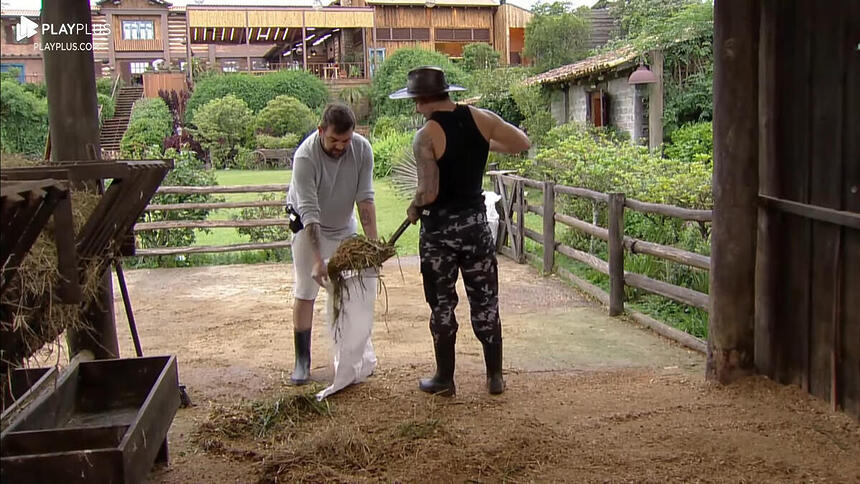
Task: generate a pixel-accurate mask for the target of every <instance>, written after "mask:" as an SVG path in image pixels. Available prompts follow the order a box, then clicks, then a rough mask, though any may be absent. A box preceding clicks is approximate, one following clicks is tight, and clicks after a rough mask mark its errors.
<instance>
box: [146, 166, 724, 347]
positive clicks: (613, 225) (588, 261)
mask: <svg viewBox="0 0 860 484" xmlns="http://www.w3.org/2000/svg"><path fill="white" fill-rule="evenodd" d="M490 175H491V177H492V179H493V182H494V184H495V190H496V192H497V193H498V194H499V195H500V196H501V204H502V213H501V214H500V221H499V222H500V223H499V231H498V237H497V241H498V251H499V252H500V253H501V254H503V255H506V256H508V257H510V258H512V259H514V260H516V261H517V262H519V263H524V262H526V261H529V262H531V263H534V264H536V265H538V266H539V267H542V268H543V271H544V273H547V274H549V273H552V272H555V273H557V274H558V275H559V276H561V277H563V278H565V279H567V280H568V281H570V282H571V283H573V284H574V285H575V286H577V287H579V288H580V289H581V290H583V291H584V292H586V293H587V294H589V295H591V296H592V297H594V298H596V299H597V300H599V301H601V302H602V303H603V304H606V305H607V306H609V314H610V315H613V316H616V315H620V314H622V313H625V312H626V313H627V314H628V315H629V316H630V317H632V318H633V319H634V320H635V321H637V322H638V323H640V324H642V325H644V326H647V327H649V328H651V329H653V330H654V331H655V332H657V333H659V334H662V335H663V336H666V337H668V338H671V339H673V340H675V341H678V342H680V343H682V344H684V345H685V346H687V347H690V348H692V349H695V350H697V351H701V352H705V350H706V345H705V342H704V341H702V340H700V339H698V338H696V337H694V336H692V335H690V334H688V333H685V332H684V331H681V330H678V329H676V328H673V327H671V326H668V325H666V324H664V323H661V322H660V321H657V320H656V319H653V318H651V317H650V316H647V315H645V314H642V313H639V312H636V311H631V310H629V309H625V307H624V287H625V285H627V286H632V287H635V288H638V289H642V290H644V291H647V292H650V293H652V294H657V295H660V296H663V297H666V298H669V299H671V300H674V301H677V302H680V303H683V304H687V305H690V306H693V307H696V308H699V309H702V310H704V311H708V295H707V294H704V293H701V292H698V291H695V290H692V289H689V288H685V287H681V286H676V285H673V284H670V283H667V282H663V281H659V280H656V279H653V278H650V277H647V276H644V275H642V274H636V273H633V272H627V271H625V270H624V252H625V251H628V252H630V253H633V254H648V255H651V256H654V257H658V258H660V259H663V260H667V261H671V262H676V263H678V264H683V265H686V266H689V267H694V268H697V269H701V270H705V271H707V270H709V268H710V258H709V257H708V256H704V255H701V254H696V253H694V252H690V251H686V250H683V249H679V248H677V247H670V246H666V245H661V244H656V243H653V242H648V241H644V240H640V239H636V238H633V237H630V236H626V235H624V212H625V210H626V209H630V210H635V211H637V212H642V213H649V214H655V215H662V216H667V217H675V218H679V219H682V220H686V221H695V222H700V223H707V222H710V221H711V211H710V210H691V209H685V208H680V207H674V206H671V205H662V204H654V203H646V202H641V201H638V200H634V199H628V198H626V197H625V196H624V194H621V193H608V194H607V193H601V192H596V191H593V190H588V189H585V188H574V187H566V186H560V185H558V186H557V185H555V184H554V183H552V182H539V181H535V180H529V179H527V178H523V177H519V176H515V175H511V174H508V173H506V172H495V171H493V172H490ZM526 187H528V188H533V189H537V190H540V191H541V192H542V194H543V197H542V199H543V202H542V204H541V205H533V204H529V203H528V200H526V197H525V188H526ZM287 190H289V185H286V184H279V185H248V186H211V187H189V186H162V187H160V188H159V189H158V192H157V193H160V194H184V195H190V194H225V193H270V192H280V193H286V192H287ZM560 195H561V196H573V197H578V198H583V199H587V200H590V201H592V202H595V203H602V204H606V205H608V207H609V217H608V221H609V222H608V224H607V225H608V227H606V228H604V227H601V226H599V225H597V224H596V223H590V222H586V221H584V220H580V219H578V218H576V217H573V216H571V215H567V214H563V213H559V212H558V211H557V210H556V200H557V198H558V196H560ZM284 206H285V199H281V200H253V201H243V202H207V203H176V204H150V205H149V206H147V207H146V212H153V211H176V210H203V209H207V210H217V209H231V208H253V207H284ZM527 213H533V214H536V215H539V216H541V217H542V218H543V230H542V232H537V231H534V230H531V229H529V228H527V227H526V225H525V217H526V214H527ZM548 214H551V216H547V215H548ZM557 223H558V224H562V225H564V226H567V227H570V228H572V229H575V230H578V231H580V232H583V233H585V234H587V235H590V236H593V237H595V238H598V239H601V240H604V241H606V242H608V245H609V258H608V260H606V261H605V260H603V259H600V258H599V257H597V256H595V255H593V254H590V253H588V252H585V251H582V250H579V249H576V248H574V247H571V246H569V245H566V244H563V243H561V242H559V241H556V240H555V227H556V224H557ZM288 225H289V221H288V219H287V218H286V217H279V218H270V219H252V220H167V221H158V222H138V223H137V224H136V225H135V227H134V231H135V233H138V232H144V231H149V230H165V229H203V228H223V227H228V228H229V227H232V228H239V227H274V226H288ZM527 238H528V239H530V240H533V241H534V242H536V243H538V244H540V245H541V246H542V249H543V254H542V257H538V256H535V255H533V254H530V253H528V252H526V250H525V239H527ZM288 247H290V240H277V241H271V242H258V243H242V244H231V245H222V246H190V247H158V248H150V249H138V250H137V252H136V255H139V256H167V255H185V254H203V253H217V252H235V251H246V250H266V249H283V248H288ZM556 253H559V254H562V255H565V256H567V257H570V258H571V259H573V260H576V261H579V262H582V263H584V264H585V265H587V266H588V267H590V268H592V269H594V270H596V271H598V272H600V273H602V274H605V275H607V276H609V280H610V291H609V293H608V294H607V293H606V292H605V291H603V290H602V289H600V288H598V287H596V286H594V285H593V284H591V283H589V282H588V281H585V280H584V279H582V278H580V277H578V276H576V275H575V274H573V273H571V272H570V271H568V270H566V269H564V268H562V267H556V263H555V257H556Z"/></svg>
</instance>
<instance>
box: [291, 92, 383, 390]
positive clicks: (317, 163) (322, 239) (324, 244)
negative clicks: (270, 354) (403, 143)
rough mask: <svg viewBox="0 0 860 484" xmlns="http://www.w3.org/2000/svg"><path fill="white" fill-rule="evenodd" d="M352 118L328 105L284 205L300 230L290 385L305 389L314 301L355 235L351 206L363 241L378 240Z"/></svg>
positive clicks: (369, 174)
mask: <svg viewBox="0 0 860 484" xmlns="http://www.w3.org/2000/svg"><path fill="white" fill-rule="evenodd" d="M354 129H355V115H354V114H353V113H352V111H351V110H350V109H349V108H348V107H347V106H345V105H342V104H329V105H328V106H326V108H325V111H324V112H323V115H322V121H321V122H320V125H319V128H318V129H317V131H316V132H314V133H312V134H311V135H310V136H308V137H307V138H306V139H305V140H304V141H303V142H302V144H301V145H300V146H299V147H298V149H297V150H296V153H295V155H294V156H293V179H292V183H291V184H290V191H289V193H288V194H287V203H289V204H292V206H293V208H294V209H295V210H296V211H297V212H298V214H299V216H300V217H301V221H302V223H303V224H304V229H302V230H301V231H299V232H298V233H297V234H295V235H294V236H293V241H292V250H293V268H294V271H295V287H294V291H293V292H294V296H295V305H294V306H293V328H294V331H295V332H294V339H295V349H296V366H295V369H294V370H293V374H292V377H291V379H292V381H293V382H294V383H296V384H303V383H307V381H308V379H309V378H310V365H311V328H312V326H313V310H314V300H315V299H316V297H317V294H318V293H319V288H320V286H322V285H323V284H324V282H325V279H326V278H327V275H326V274H327V271H326V264H325V260H326V259H329V258H330V257H331V256H332V254H333V253H334V251H335V249H337V247H338V245H340V243H341V242H342V241H343V240H344V239H346V238H347V237H349V236H351V235H353V234H355V233H356V230H357V223H356V221H355V216H354V209H353V206H354V205H357V206H358V214H359V218H360V219H361V226H362V228H363V229H364V235H366V236H367V237H368V238H370V239H377V238H378V234H377V230H376V207H375V205H374V203H373V150H372V149H371V147H370V143H369V142H368V141H367V139H365V138H364V137H363V136H361V135H360V134H357V133H354Z"/></svg>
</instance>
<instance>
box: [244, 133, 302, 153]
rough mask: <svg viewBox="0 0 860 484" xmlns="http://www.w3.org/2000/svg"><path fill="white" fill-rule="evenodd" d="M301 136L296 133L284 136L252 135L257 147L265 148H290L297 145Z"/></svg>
mask: <svg viewBox="0 0 860 484" xmlns="http://www.w3.org/2000/svg"><path fill="white" fill-rule="evenodd" d="M299 141H301V136H300V135H298V134H294V133H293V134H287V135H284V136H271V135H268V134H258V135H256V136H255V137H254V144H255V145H256V146H257V148H267V149H287V150H289V149H292V148H295V147H296V146H298V145H299Z"/></svg>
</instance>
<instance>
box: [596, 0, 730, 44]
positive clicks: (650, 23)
mask: <svg viewBox="0 0 860 484" xmlns="http://www.w3.org/2000/svg"><path fill="white" fill-rule="evenodd" d="M608 3H609V8H610V12H611V13H612V16H613V17H615V18H617V19H618V25H619V32H618V36H619V37H622V38H632V37H637V36H640V35H643V34H646V35H652V34H654V33H655V32H660V31H665V30H667V27H670V26H671V25H672V24H673V23H675V22H672V21H671V20H672V19H673V18H675V17H677V16H678V13H679V12H682V11H684V10H687V9H689V8H690V7H693V8H696V7H700V6H702V5H707V4H708V3H711V4H712V3H713V2H706V3H703V1H702V0H615V1H611V2H608ZM711 18H713V15H711Z"/></svg>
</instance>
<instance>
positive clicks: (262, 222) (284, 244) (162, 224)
mask: <svg viewBox="0 0 860 484" xmlns="http://www.w3.org/2000/svg"><path fill="white" fill-rule="evenodd" d="M289 188H290V186H289V185H245V186H211V187H187V186H162V187H159V188H158V191H157V192H156V193H157V194H179V195H193V194H223V193H271V192H280V193H284V194H286V193H287V191H288V190H289ZM285 205H286V198H284V199H281V200H253V201H244V202H211V203H199V202H193V203H174V204H149V205H148V206H147V207H146V209H145V212H155V211H162V212H164V211H176V210H218V209H230V208H253V207H284V206H285ZM287 225H289V220H287V218H286V217H283V218H271V219H249V220H164V221H158V222H138V223H137V224H135V226H134V232H135V233H138V232H145V231H150V230H169V229H208V228H224V227H227V228H231V227H232V228H239V227H277V226H287ZM288 247H290V240H289V239H287V240H275V241H271V242H257V243H243V244H230V245H211V246H189V247H156V248H150V249H138V250H137V251H136V253H135V255H138V256H162V255H180V254H205V253H216V252H238V251H245V250H271V249H285V248H288Z"/></svg>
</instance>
